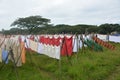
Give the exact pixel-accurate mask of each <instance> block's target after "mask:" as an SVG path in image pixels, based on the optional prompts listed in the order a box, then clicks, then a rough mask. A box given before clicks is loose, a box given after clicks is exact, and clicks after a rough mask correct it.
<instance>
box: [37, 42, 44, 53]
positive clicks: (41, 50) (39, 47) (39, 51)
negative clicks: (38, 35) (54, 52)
mask: <svg viewBox="0 0 120 80" xmlns="http://www.w3.org/2000/svg"><path fill="white" fill-rule="evenodd" d="M37 52H38V53H40V54H43V44H42V43H38V51H37Z"/></svg>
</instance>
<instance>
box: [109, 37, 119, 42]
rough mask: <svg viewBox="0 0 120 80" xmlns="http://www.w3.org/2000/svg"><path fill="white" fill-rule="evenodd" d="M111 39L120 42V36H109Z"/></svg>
mask: <svg viewBox="0 0 120 80" xmlns="http://www.w3.org/2000/svg"><path fill="white" fill-rule="evenodd" d="M109 41H112V42H115V43H120V36H109Z"/></svg>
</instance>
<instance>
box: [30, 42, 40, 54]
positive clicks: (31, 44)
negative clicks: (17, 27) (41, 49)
mask: <svg viewBox="0 0 120 80" xmlns="http://www.w3.org/2000/svg"><path fill="white" fill-rule="evenodd" d="M29 43H30V45H29V47H30V49H31V50H33V51H35V52H37V51H38V43H37V42H35V41H32V40H29Z"/></svg>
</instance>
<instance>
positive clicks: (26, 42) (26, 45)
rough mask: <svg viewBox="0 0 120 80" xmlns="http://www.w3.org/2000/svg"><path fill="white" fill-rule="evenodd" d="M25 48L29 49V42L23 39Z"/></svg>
mask: <svg viewBox="0 0 120 80" xmlns="http://www.w3.org/2000/svg"><path fill="white" fill-rule="evenodd" d="M25 48H26V49H28V48H30V42H29V39H28V38H26V39H25Z"/></svg>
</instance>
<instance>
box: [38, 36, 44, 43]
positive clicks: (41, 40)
mask: <svg viewBox="0 0 120 80" xmlns="http://www.w3.org/2000/svg"><path fill="white" fill-rule="evenodd" d="M44 39H45V38H44V36H40V37H39V42H40V43H43V44H44V43H45V41H44Z"/></svg>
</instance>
